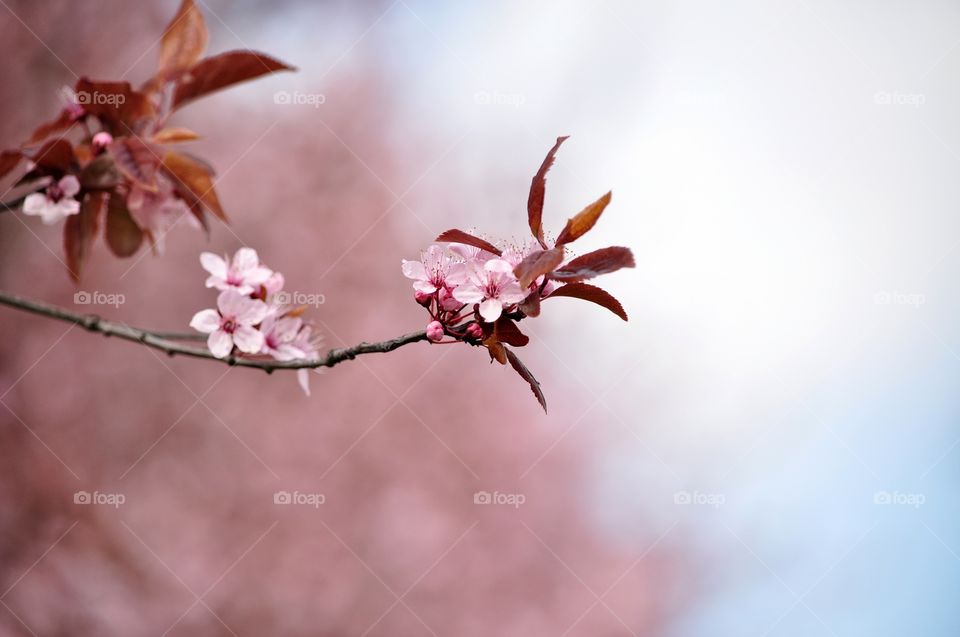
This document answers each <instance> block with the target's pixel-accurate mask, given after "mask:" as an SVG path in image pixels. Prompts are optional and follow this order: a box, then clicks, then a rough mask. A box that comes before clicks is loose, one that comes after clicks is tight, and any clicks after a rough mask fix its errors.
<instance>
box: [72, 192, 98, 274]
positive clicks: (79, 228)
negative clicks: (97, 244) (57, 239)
mask: <svg viewBox="0 0 960 637" xmlns="http://www.w3.org/2000/svg"><path fill="white" fill-rule="evenodd" d="M107 197H108V195H107V193H105V192H91V193H87V195H86V197H84V198H83V202H82V204H81V205H80V212H79V213H77V214H75V215H70V216H69V217H67V221H66V222H65V223H64V225H63V251H64V253H65V254H66V257H67V270H68V272H69V274H70V278H71V279H73V280H74V282H79V281H80V274H81V272H82V271H83V264H84V262H86V260H87V257H89V256H90V248H91V247H92V246H93V241H94V239H95V238H96V236H97V231H98V229H99V228H100V217H101V216H102V215H103V209H104V207H105V205H106V203H107Z"/></svg>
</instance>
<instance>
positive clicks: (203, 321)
mask: <svg viewBox="0 0 960 637" xmlns="http://www.w3.org/2000/svg"><path fill="white" fill-rule="evenodd" d="M190 327H192V328H193V329H195V330H197V331H198V332H203V333H204V334H210V333H211V332H215V331H217V330H218V329H220V313H219V312H217V311H216V310H200V311H199V312H197V313H196V314H194V315H193V318H192V319H190Z"/></svg>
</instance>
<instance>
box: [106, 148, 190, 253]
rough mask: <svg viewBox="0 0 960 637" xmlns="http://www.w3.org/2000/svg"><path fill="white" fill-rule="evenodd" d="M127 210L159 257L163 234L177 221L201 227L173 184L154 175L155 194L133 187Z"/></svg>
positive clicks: (162, 245) (164, 235)
mask: <svg viewBox="0 0 960 637" xmlns="http://www.w3.org/2000/svg"><path fill="white" fill-rule="evenodd" d="M97 134H98V135H99V134H100V133H97ZM127 208H128V209H129V210H130V216H131V217H133V220H134V221H136V222H137V225H138V226H140V227H141V228H143V229H144V230H145V231H147V232H149V233H150V236H151V239H152V241H153V247H154V249H155V250H156V251H157V252H158V253H161V254H162V253H163V249H164V238H165V237H166V235H167V232H169V230H170V228H172V227H173V226H174V225H176V224H177V223H178V222H179V221H180V220H185V221H186V223H187V224H189V225H190V226H191V227H193V228H196V229H198V230H199V229H200V228H202V227H203V226H201V225H200V222H199V221H197V218H196V217H194V216H193V214H192V213H191V212H190V207H189V206H187V204H186V202H184V201H183V200H182V199H180V198H179V197H177V196H176V194H175V191H174V188H173V183H172V182H171V181H170V180H169V179H167V178H165V177H163V176H162V175H157V189H156V191H151V190H147V189H146V188H142V187H140V186H138V185H136V184H134V185H133V186H132V187H131V188H130V194H129V195H127Z"/></svg>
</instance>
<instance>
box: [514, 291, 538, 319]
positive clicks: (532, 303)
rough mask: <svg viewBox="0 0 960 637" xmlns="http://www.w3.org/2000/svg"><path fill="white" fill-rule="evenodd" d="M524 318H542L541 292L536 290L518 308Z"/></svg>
mask: <svg viewBox="0 0 960 637" xmlns="http://www.w3.org/2000/svg"><path fill="white" fill-rule="evenodd" d="M517 307H518V308H519V309H520V311H521V312H523V314H524V316H529V317H535V316H540V290H534V291H533V292H531V293H530V294H528V295H527V298H525V299H524V300H523V301H522V302H521V303H520V305H518V306H517Z"/></svg>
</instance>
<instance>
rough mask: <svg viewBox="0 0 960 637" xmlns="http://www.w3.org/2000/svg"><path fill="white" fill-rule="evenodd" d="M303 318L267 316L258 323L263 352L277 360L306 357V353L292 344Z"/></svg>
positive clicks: (301, 325)
mask: <svg viewBox="0 0 960 637" xmlns="http://www.w3.org/2000/svg"><path fill="white" fill-rule="evenodd" d="M301 327H303V320H302V319H300V318H299V317H295V316H283V317H279V318H278V317H276V316H267V318H265V319H264V320H263V324H262V325H260V332H261V333H262V334H263V352H262V353H263V354H269V355H270V356H272V357H273V358H275V359H276V360H278V361H292V360H295V359H297V358H307V357H308V356H307V353H306V352H304V351H303V350H302V349H300V348H298V347H297V346H296V345H294V341H295V340H296V338H297V335H298V334H299V333H300V328H301Z"/></svg>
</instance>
